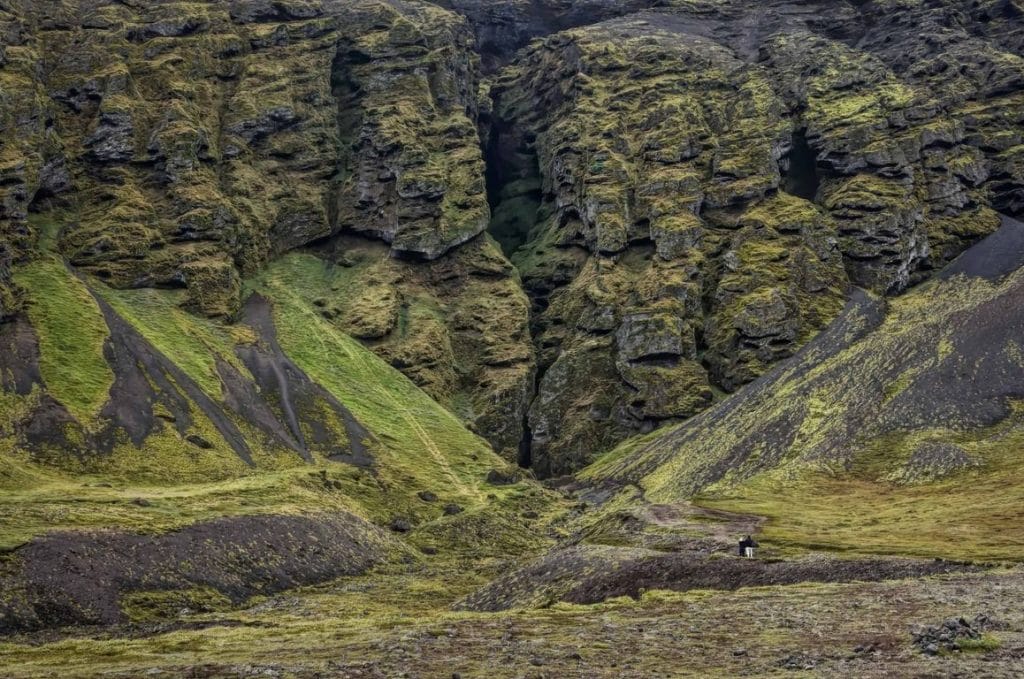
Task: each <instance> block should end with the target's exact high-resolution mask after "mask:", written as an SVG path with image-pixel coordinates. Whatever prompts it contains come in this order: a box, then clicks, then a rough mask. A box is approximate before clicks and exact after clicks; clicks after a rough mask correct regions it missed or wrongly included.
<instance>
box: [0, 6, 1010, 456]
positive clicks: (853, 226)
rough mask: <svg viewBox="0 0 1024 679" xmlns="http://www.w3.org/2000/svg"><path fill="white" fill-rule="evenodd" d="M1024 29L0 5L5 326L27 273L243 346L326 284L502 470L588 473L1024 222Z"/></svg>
mask: <svg viewBox="0 0 1024 679" xmlns="http://www.w3.org/2000/svg"><path fill="white" fill-rule="evenodd" d="M1022 17H1024V12H1022V8H1021V6H1020V3H1019V2H1018V1H1016V0H990V1H987V2H977V3H966V2H960V1H959V0H943V1H941V2H923V1H918V0H914V1H911V2H906V1H900V2H895V1H889V0H872V1H871V2H840V3H824V2H786V1H784V0H772V1H771V2H759V3H755V2H749V1H747V0H636V1H630V2H621V3H616V2H609V1H608V0H581V1H577V2H561V1H556V0H538V1H531V2H525V1H522V0H499V1H498V2H483V1H481V0H445V1H443V2H436V3H429V2H423V1H420V0H394V1H387V2H385V1H383V0H357V1H354V2H339V1H336V0H282V1H276V0H275V1H274V2H270V1H268V0H232V1H230V2H204V3H185V2H156V1H154V2H132V3H124V2H115V1H113V0H110V1H105V0H92V1H89V2H84V1H83V2H79V1H71V0H47V1H46V2H33V3H26V2H22V3H9V4H8V5H5V6H4V7H3V8H2V9H0V44H2V48H3V49H2V51H0V126H2V133H3V142H2V143H3V146H2V148H0V318H12V317H15V316H17V315H18V314H19V312H21V311H23V310H24V301H25V295H24V294H23V293H24V290H23V289H19V287H18V286H17V285H15V284H14V282H13V280H12V276H11V272H12V271H13V270H14V269H16V268H18V267H21V266H24V265H25V263H26V262H30V261H32V260H33V258H37V257H38V256H39V255H40V253H41V252H52V253H54V254H55V255H57V256H59V258H61V259H63V260H64V261H66V262H67V263H68V265H70V266H71V267H72V268H73V269H74V270H75V271H76V272H77V273H80V274H82V275H84V276H87V277H91V278H90V279H89V280H91V281H94V282H95V281H102V283H103V284H104V285H108V286H111V287H112V288H116V289H126V288H127V289H134V288H158V289H172V290H174V291H175V293H174V294H175V295H179V296H180V298H178V297H176V300H177V301H178V303H179V304H180V305H181V306H183V307H184V308H186V309H187V310H189V311H190V312H192V313H195V314H197V315H199V316H204V317H211V318H217V319H221V320H223V321H225V322H231V321H232V320H234V319H235V318H237V316H238V312H239V310H240V309H241V305H242V303H243V300H244V299H245V295H243V294H242V293H243V290H245V289H246V287H247V281H251V280H252V279H253V278H254V277H256V276H258V275H259V274H260V272H261V271H263V270H264V269H265V267H266V266H267V265H268V263H271V262H273V261H275V260H276V259H277V258H279V257H280V256H281V255H283V254H284V253H287V252H290V251H293V250H296V249H300V248H304V249H308V250H310V251H312V252H315V253H316V254H317V256H319V257H320V258H321V260H322V261H323V262H324V266H325V267H326V268H327V269H331V270H332V271H334V268H332V267H337V268H340V269H341V270H344V272H345V273H344V274H341V273H335V274H332V276H333V277H334V278H333V279H332V280H333V282H332V284H331V285H332V286H333V287H332V288H331V289H330V292H329V294H324V295H321V298H320V299H318V300H317V301H318V304H317V306H316V309H317V313H318V314H319V316H320V317H321V318H323V319H325V320H327V321H328V322H329V323H330V324H331V325H332V327H334V328H336V329H338V330H340V331H343V332H347V333H350V334H352V335H353V336H355V337H358V338H360V341H362V342H363V343H364V344H365V345H366V346H368V347H370V348H371V349H373V350H374V351H375V352H376V353H377V354H378V355H379V356H381V357H383V358H385V359H386V360H388V361H389V362H390V363H391V364H392V365H393V366H395V367H397V368H399V369H400V370H401V371H403V372H404V373H405V374H406V375H407V376H409V377H411V378H412V379H413V380H414V381H415V382H416V383H417V384H418V385H420V386H421V387H423V388H424V389H425V390H426V391H427V392H428V393H429V394H430V395H431V396H433V397H434V398H435V399H437V400H438V401H440V402H441V403H443V404H444V405H445V406H446V407H447V408H449V409H450V410H452V411H453V412H456V413H458V414H459V416H460V417H462V418H463V420H464V421H465V422H467V423H471V424H472V425H473V426H474V427H475V428H476V430H477V431H479V432H480V433H481V434H482V435H484V436H485V437H486V438H487V439H488V440H489V441H490V442H491V444H492V445H493V446H494V447H495V448H496V449H497V450H499V451H501V452H502V454H503V455H504V456H505V457H506V458H507V459H510V460H511V459H515V458H517V457H518V458H519V459H520V461H521V462H523V463H524V464H530V465H532V466H534V467H535V468H536V469H537V471H538V473H540V474H542V475H547V474H561V473H566V472H571V471H574V470H576V469H579V468H580V467H581V466H583V465H584V464H586V463H587V462H588V461H589V460H590V459H592V457H593V456H594V455H596V454H598V453H600V452H602V451H604V450H607V449H608V448H610V447H612V446H613V445H614V444H616V443H618V442H619V441H621V440H622V439H624V438H625V437H628V436H630V435H632V434H635V433H638V432H644V431H648V430H650V429H652V428H654V427H656V426H659V425H660V424H662V423H665V422H670V421H674V420H680V419H684V418H687V417H690V416H692V415H694V414H696V413H698V412H700V411H702V410H703V409H705V408H707V407H708V406H710V405H711V404H712V403H713V402H714V401H715V399H716V396H717V395H720V394H722V393H725V392H731V391H733V390H735V389H737V388H738V387H739V386H741V385H743V384H745V383H747V382H749V381H751V380H753V379H755V378H756V377H758V376H759V375H762V374H764V373H765V372H766V371H767V370H769V369H770V367H771V366H772V365H773V364H774V363H775V362H777V361H778V360H780V359H783V358H786V357H788V356H791V355H792V354H793V353H794V352H795V351H796V350H797V349H798V348H799V347H800V346H801V345H802V344H803V343H805V342H806V341H807V340H809V339H810V338H811V337H812V336H813V335H814V334H815V333H816V332H818V331H819V330H821V329H822V328H824V327H825V326H826V325H827V324H828V323H829V322H830V320H832V319H833V318H834V317H835V316H836V314H837V313H838V312H839V309H840V308H841V306H842V303H843V300H844V297H845V295H846V293H847V290H848V288H849V286H850V285H851V284H852V285H854V286H860V287H865V288H869V289H871V290H874V291H876V292H879V293H883V294H897V293H900V292H901V291H903V290H905V289H906V288H907V287H908V286H911V285H914V284H916V283H918V282H920V281H923V280H925V279H926V278H928V277H929V276H930V275H931V274H932V273H933V272H934V271H936V270H938V269H940V268H941V267H942V266H943V265H944V264H945V263H947V262H948V261H949V260H950V259H951V258H953V257H955V256H956V255H957V254H958V253H959V252H961V251H962V250H963V249H964V248H965V247H967V246H968V245H970V244H971V243H973V242H974V241H976V240H977V239H979V238H980V237H982V236H984V235H985V234H987V233H990V232H991V231H992V230H993V229H994V228H995V226H996V224H997V221H998V220H997V217H996V211H1001V212H1004V213H1009V214H1018V213H1020V211H1021V210H1022V209H1024V193H1022V191H1024V188H1022V187H1024V155H1022V151H1021V149H1022V148H1024V145H1022V141H1024V140H1022V139H1021V134H1022V131H1021V130H1022V128H1024V113H1022V112H1024V95H1022V94H1021V92H1022V91H1024V62H1022V58H1021V52H1022V45H1024V37H1022V36H1024V29H1022V23H1024V19H1022ZM531 40H533V41H534V42H533V43H532V44H530V41H531ZM519 48H523V51H521V52H519V54H518V56H516V50H518V49H519ZM488 228H489V230H490V232H491V236H493V238H494V239H496V240H497V241H498V242H499V243H500V245H501V247H502V249H503V250H504V253H502V252H500V251H499V250H498V248H497V246H496V245H495V244H494V242H493V241H491V240H490V239H489V237H488V236H487V235H486V234H484V233H483V232H484V231H485V230H487V229H488ZM507 257H511V259H512V260H513V261H514V263H515V268H513V267H511V266H510V265H509V261H508V259H507ZM524 293H525V295H526V296H524ZM531 310H532V317H530V314H531Z"/></svg>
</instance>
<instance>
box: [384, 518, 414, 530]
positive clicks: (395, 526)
mask: <svg viewBox="0 0 1024 679" xmlns="http://www.w3.org/2000/svg"><path fill="white" fill-rule="evenodd" d="M389 527H390V528H391V530H392V531H393V532H395V533H408V532H409V531H411V530H412V524H411V523H410V522H409V519H406V518H404V517H401V516H399V517H396V518H394V519H392V521H391V523H390V524H389Z"/></svg>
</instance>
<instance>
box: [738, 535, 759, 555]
mask: <svg viewBox="0 0 1024 679" xmlns="http://www.w3.org/2000/svg"><path fill="white" fill-rule="evenodd" d="M759 546H760V545H758V544H757V542H755V541H754V538H752V537H750V536H749V535H748V536H747V537H745V538H743V539H742V540H740V556H745V557H747V558H748V559H753V558H754V547H759Z"/></svg>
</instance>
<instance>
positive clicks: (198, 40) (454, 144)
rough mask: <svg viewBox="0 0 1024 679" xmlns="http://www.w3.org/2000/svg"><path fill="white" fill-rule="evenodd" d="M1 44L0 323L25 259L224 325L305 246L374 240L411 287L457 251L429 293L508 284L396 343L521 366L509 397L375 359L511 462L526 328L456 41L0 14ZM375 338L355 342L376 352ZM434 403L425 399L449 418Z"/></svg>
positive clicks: (466, 49) (313, 14)
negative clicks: (247, 287)
mask: <svg viewBox="0 0 1024 679" xmlns="http://www.w3.org/2000/svg"><path fill="white" fill-rule="evenodd" d="M0 26H2V31H3V44H4V53H3V54H4V57H3V60H2V63H0V73H2V74H3V101H2V104H0V116H2V117H0V121H2V126H3V137H4V140H5V141H4V146H3V157H2V163H0V175H2V177H0V179H2V181H0V318H2V317H8V316H11V315H13V314H15V313H16V312H17V311H18V309H20V308H21V303H22V296H21V295H20V293H19V291H18V289H17V287H16V286H15V285H14V284H13V283H12V281H11V280H10V269H11V266H12V265H14V264H15V263H16V262H22V261H25V260H27V259H30V258H31V257H32V256H33V255H34V253H37V252H39V251H40V250H44V249H52V250H54V251H55V252H58V253H59V254H60V255H61V256H62V257H63V258H64V259H66V260H67V261H68V262H69V264H70V265H71V266H73V267H75V268H76V269H77V270H79V271H81V272H83V273H85V274H88V275H91V276H94V277H96V278H98V279H101V280H102V281H104V282H105V283H106V284H108V285H110V286H113V287H116V288H144V287H155V288H183V289H185V291H186V295H185V297H184V299H183V300H182V304H183V306H185V307H186V308H188V309H189V310H191V311H193V312H195V313H197V314H200V315H204V316H212V317H223V318H231V317H233V316H234V315H235V314H236V313H237V312H238V311H239V308H240V304H241V301H242V296H241V294H240V293H241V289H242V283H243V279H244V278H246V277H249V276H252V275H254V274H256V273H257V272H258V271H260V270H261V269H262V267H263V266H264V265H265V264H266V263H267V262H268V261H270V260H271V259H272V258H274V257H276V256H278V255H280V254H281V253H284V252H288V251H290V250H294V249H296V248H299V247H303V246H306V245H309V244H311V243H314V242H320V241H324V240H325V239H330V238H333V237H336V236H340V235H342V234H355V233H358V234H364V235H366V236H368V237H371V238H374V239H379V240H380V241H383V242H384V243H386V244H387V247H388V250H389V252H390V255H391V256H393V257H395V258H401V259H403V260H405V259H408V260H411V261H410V263H409V264H399V263H397V262H396V263H395V266H396V267H398V268H399V269H401V270H403V271H407V272H409V276H408V277H409V278H410V279H413V278H417V279H418V278H422V276H420V274H419V273H415V272H418V271H419V270H420V267H418V265H417V262H418V261H421V260H438V259H444V258H445V256H446V255H448V254H449V253H453V251H454V250H457V249H458V248H459V246H460V245H463V244H465V243H467V242H468V241H473V240H474V239H475V240H476V241H479V242H476V243H474V244H472V245H468V246H466V247H467V248H468V250H466V252H465V253H461V254H460V253H455V254H452V257H453V259H451V260H445V262H446V263H445V264H442V265H441V266H440V269H438V267H433V268H431V269H430V270H431V271H434V270H438V271H439V273H438V274H437V275H438V276H439V278H438V279H437V280H435V281H434V283H436V284H437V285H441V286H444V285H445V284H446V283H445V282H446V281H447V280H448V279H447V278H445V276H446V275H448V274H447V273H446V271H447V269H451V268H459V267H462V264H460V262H461V261H462V260H466V259H473V258H475V257H477V254H476V253H481V252H484V253H485V254H484V255H483V258H484V259H491V260H494V261H488V262H485V264H484V265H483V268H484V269H487V272H485V273H483V274H481V275H482V276H483V277H484V278H486V277H488V276H498V277H503V278H504V279H506V284H504V285H499V286H498V287H500V288H501V289H500V290H496V291H495V295H496V296H495V297H494V298H493V299H492V298H491V296H490V295H491V291H490V290H480V289H478V287H479V286H478V287H477V288H474V287H473V286H458V285H451V284H449V285H447V286H446V290H445V295H447V299H446V300H445V303H446V304H448V303H451V304H455V305H456V306H460V305H461V307H462V308H464V309H466V310H467V311H466V312H465V313H463V314H462V316H461V317H459V318H456V317H455V316H452V317H451V318H443V319H442V320H441V321H440V323H441V325H442V326H444V325H445V324H448V325H452V326H454V325H458V326H459V327H461V328H462V330H461V331H453V334H452V336H451V337H449V335H448V331H447V330H443V331H439V330H432V329H431V328H430V327H420V326H419V325H414V327H413V328H412V330H411V332H412V333H414V334H415V343H416V344H418V345H420V346H422V347H426V346H428V345H429V346H430V349H431V351H439V350H441V349H442V348H443V347H445V346H449V347H450V346H451V345H452V344H453V343H454V344H455V345H459V344H460V342H463V340H465V337H466V336H468V335H473V336H474V337H484V338H485V339H483V340H479V341H478V340H472V341H470V340H465V341H467V342H469V344H470V346H469V347H467V346H461V345H460V346H459V350H460V351H464V352H466V354H465V357H464V361H465V362H466V363H468V364H472V365H474V366H476V365H485V364H486V365H497V366H499V367H498V368H496V371H497V372H501V373H507V372H509V366H512V365H513V364H517V363H518V362H520V361H523V362H525V364H524V366H519V367H515V368H512V369H511V370H512V371H514V372H516V375H515V376H514V378H508V379H507V378H505V377H501V378H499V377H497V376H495V375H493V374H489V375H488V376H484V375H482V374H479V371H478V370H475V369H469V370H467V371H464V372H462V371H461V369H459V370H460V375H459V377H458V378H456V377H455V373H456V365H455V364H456V361H455V360H454V359H453V356H452V355H451V351H449V352H448V354H443V352H442V355H439V356H435V357H434V359H433V361H432V363H431V365H429V366H427V365H425V363H424V359H423V357H416V356H412V357H399V356H395V355H394V352H386V351H383V349H382V355H384V356H385V357H386V358H388V359H389V360H392V362H393V363H394V364H395V365H398V366H399V367H400V368H401V369H403V370H405V371H406V372H407V374H409V375H410V376H411V377H413V378H414V379H415V380H416V381H417V382H418V383H420V384H424V385H428V384H431V383H442V382H451V381H460V383H462V384H463V385H464V386H465V387H466V389H467V390H468V392H469V395H468V396H467V398H468V399H469V401H471V402H472V403H473V404H474V406H473V407H472V408H466V410H469V411H472V414H471V415H468V417H469V418H470V419H471V420H472V421H474V422H476V424H477V425H478V426H479V427H480V430H481V431H482V432H483V433H484V434H486V435H488V436H490V437H491V438H492V440H493V442H494V443H495V445H496V446H497V447H499V448H508V449H509V450H510V451H511V452H509V456H510V457H511V458H514V457H515V456H516V453H515V452H514V451H515V450H516V449H517V448H518V440H519V438H520V437H519V433H518V432H519V431H520V430H521V428H522V421H523V417H522V413H523V411H524V410H525V408H526V405H527V403H528V401H529V398H530V396H531V392H532V378H531V377H530V374H531V371H532V367H531V366H532V359H531V357H532V350H531V344H530V342H529V337H528V335H527V334H525V333H523V332H520V329H521V328H524V327H525V326H526V321H527V312H528V310H527V308H526V306H525V305H524V304H522V303H521V300H520V299H519V298H518V297H517V294H518V292H517V289H518V286H517V285H516V284H515V283H514V282H512V281H513V278H514V277H513V275H512V271H511V268H510V267H509V265H508V262H507V260H505V258H504V257H503V256H502V255H501V253H500V252H496V251H495V252H491V251H489V250H488V248H489V246H487V245H486V244H485V243H484V241H483V240H482V238H481V234H482V232H483V231H484V230H485V229H486V227H487V225H488V222H489V219H490V213H489V207H488V203H487V195H486V186H485V179H484V178H485V171H484V165H483V156H482V153H481V148H480V142H479V137H478V134H477V122H478V117H479V108H480V103H479V102H480V101H484V103H485V104H487V105H489V100H486V99H483V100H481V99H480V83H479V70H480V69H479V58H478V56H477V54H476V52H475V49H474V48H475V42H474V33H473V31H472V30H471V28H470V26H469V24H468V23H467V21H466V20H465V19H463V18H462V17H460V16H458V15H457V14H454V13H452V12H449V11H445V10H443V9H440V8H438V7H436V6H433V5H430V4H428V3H422V2H393V3H387V2H376V1H374V0H363V1H360V2H352V3H336V2H324V1H315V2H300V1H291V0H289V1H286V2H272V3H271V2H263V1H261V0H238V1H233V2H216V3H202V4H196V3H174V2H172V3H163V2H160V3H157V2H143V3H129V4H125V3H118V2H96V3H79V2H46V3H33V4H28V5H26V4H22V5H15V6H13V7H12V8H10V9H7V10H4V11H3V13H2V14H0ZM33 215H34V216H33ZM44 241H45V242H44ZM332 247H334V246H332ZM334 249H335V250H336V249H337V248H336V247H334ZM424 266H426V265H424ZM470 268H472V266H470ZM405 278H406V276H405V275H404V274H402V275H398V276H397V278H395V276H392V279H393V280H392V281H391V282H392V283H393V284H394V286H395V291H396V292H395V294H396V295H397V296H398V297H401V298H403V299H404V298H408V297H410V296H412V295H413V294H414V291H413V290H412V289H411V288H410V289H407V286H406V283H405V280H404V279H405ZM509 286H511V287H509ZM485 287H486V286H485ZM375 291H381V289H378V288H372V289H370V290H367V291H359V290H352V291H347V290H345V291H339V293H338V294H339V298H344V299H338V300H330V302H331V303H332V304H335V305H337V304H342V305H345V306H348V305H349V301H348V300H349V299H350V298H356V297H359V296H362V297H364V298H365V297H369V296H372V295H373V294H374V292H375ZM382 294H383V293H382ZM460 295H467V296H465V297H461V298H460V297H459V296H460ZM396 299H397V297H396ZM378 302H379V303H380V304H382V305H386V304H387V303H388V300H387V299H381V300H378ZM374 303H377V302H374ZM473 305H477V306H479V307H481V308H486V309H487V312H486V313H484V314H482V315H481V314H480V313H475V314H474V313H473V312H471V311H468V309H470V308H471V307H473ZM352 321H353V323H358V319H352ZM506 330H507V331H508V332H505V331H506ZM402 332H403V333H407V332H410V331H409V329H408V328H405V327H403V330H402ZM438 332H440V333H441V334H440V335H438ZM496 332H500V333H501V334H502V337H501V339H500V342H499V340H497V339H496V337H497V335H496V334H495V333H496ZM375 333H378V331H377V330H375V329H369V330H366V331H364V332H360V331H354V334H356V335H357V336H360V337H363V338H364V339H366V340H367V344H369V345H374V346H376V345H377V344H379V343H378V342H375V340H377V339H379V338H380V336H381V334H380V333H378V334H375ZM460 333H461V334H460ZM488 337H490V340H488V339H487V338H488ZM460 338H461V339H460ZM489 342H490V343H489ZM496 343H498V344H501V345H502V346H503V349H501V350H497V351H493V352H491V355H487V350H485V349H481V350H480V351H477V346H476V345H477V344H481V345H486V346H487V347H490V346H492V345H494V344H496ZM512 345H515V346H512ZM498 354H501V355H500V356H499V355H498ZM510 356H512V357H511V358H510ZM428 373H429V374H428ZM450 386H451V385H447V386H446V387H445V388H444V389H435V390H433V391H432V392H431V393H433V394H434V395H435V396H438V397H439V398H441V399H442V400H446V402H451V400H452V399H453V398H454V396H453V392H454V388H449V387H450ZM513 394H515V396H514V397H513ZM510 439H514V440H512V441H511V442H510Z"/></svg>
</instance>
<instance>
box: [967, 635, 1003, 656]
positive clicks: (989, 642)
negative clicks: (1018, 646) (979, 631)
mask: <svg viewBox="0 0 1024 679" xmlns="http://www.w3.org/2000/svg"><path fill="white" fill-rule="evenodd" d="M1000 646H1002V642H1000V641H999V639H997V638H996V637H995V636H993V635H991V634H983V635H981V636H980V637H979V638H977V639H958V640H957V642H956V647H957V648H958V649H960V650H961V651H962V652H964V653H990V652H991V651H995V650H998V649H999V647H1000Z"/></svg>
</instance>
